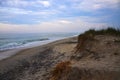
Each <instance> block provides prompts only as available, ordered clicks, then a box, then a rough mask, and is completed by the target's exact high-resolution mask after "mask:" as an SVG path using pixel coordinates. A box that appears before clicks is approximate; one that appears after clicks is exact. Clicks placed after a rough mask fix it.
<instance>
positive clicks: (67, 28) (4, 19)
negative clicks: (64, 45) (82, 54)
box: [0, 0, 120, 33]
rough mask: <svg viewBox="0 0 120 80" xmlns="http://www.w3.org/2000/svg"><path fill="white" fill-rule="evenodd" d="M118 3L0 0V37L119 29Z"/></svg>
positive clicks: (106, 0)
mask: <svg viewBox="0 0 120 80" xmlns="http://www.w3.org/2000/svg"><path fill="white" fill-rule="evenodd" d="M119 7H120V0H0V33H10V32H13V33H39V32H83V31H85V30H88V29H90V28H95V29H101V28H105V27H108V26H113V27H116V26H117V27H120V8H119Z"/></svg>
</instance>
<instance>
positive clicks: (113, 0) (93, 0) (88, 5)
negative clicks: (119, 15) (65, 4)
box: [73, 0, 120, 11]
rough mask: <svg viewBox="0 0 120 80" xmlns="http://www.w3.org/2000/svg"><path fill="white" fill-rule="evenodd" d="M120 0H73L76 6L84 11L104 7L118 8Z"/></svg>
mask: <svg viewBox="0 0 120 80" xmlns="http://www.w3.org/2000/svg"><path fill="white" fill-rule="evenodd" d="M119 2H120V1H119V0H90V1H88V0H82V1H78V0H76V1H73V3H74V7H75V8H77V9H80V10H84V11H91V10H92V11H93V10H99V9H103V8H110V9H116V8H118V6H119Z"/></svg>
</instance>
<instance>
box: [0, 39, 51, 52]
mask: <svg viewBox="0 0 120 80" xmlns="http://www.w3.org/2000/svg"><path fill="white" fill-rule="evenodd" d="M45 40H49V38H41V39H29V40H23V41H15V42H10V43H7V44H4V45H2V46H0V51H3V50H9V49H14V48H19V47H23V45H25V44H28V43H31V42H36V41H45Z"/></svg>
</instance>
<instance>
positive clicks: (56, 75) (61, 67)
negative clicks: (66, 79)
mask: <svg viewBox="0 0 120 80" xmlns="http://www.w3.org/2000/svg"><path fill="white" fill-rule="evenodd" d="M70 64H71V62H70V61H65V62H60V63H58V64H57V65H56V67H55V68H54V69H53V71H51V74H52V77H51V78H50V80H59V79H60V77H61V76H62V74H64V75H66V74H67V73H68V72H69V71H70V69H71V66H70Z"/></svg>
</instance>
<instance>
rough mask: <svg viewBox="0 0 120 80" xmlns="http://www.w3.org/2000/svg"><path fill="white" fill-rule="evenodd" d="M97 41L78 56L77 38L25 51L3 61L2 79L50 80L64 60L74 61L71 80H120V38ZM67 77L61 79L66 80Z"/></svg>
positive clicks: (0, 67)
mask: <svg viewBox="0 0 120 80" xmlns="http://www.w3.org/2000/svg"><path fill="white" fill-rule="evenodd" d="M95 39H96V41H90V42H89V43H87V44H91V43H92V46H91V45H89V46H88V47H86V51H83V52H80V53H77V54H75V53H74V50H75V47H76V45H77V37H72V38H67V39H62V40H58V41H55V42H52V43H49V44H46V45H42V46H39V47H34V48H29V49H24V50H21V51H19V52H18V53H17V54H15V55H13V56H11V57H9V58H6V59H3V60H1V61H0V80H50V77H51V70H53V68H54V67H55V66H56V64H58V63H59V62H61V61H71V62H72V64H71V67H72V70H71V72H70V73H69V75H68V78H69V79H68V80H120V62H119V61H120V42H119V41H120V37H115V36H103V35H100V36H96V37H95ZM89 47H90V48H89ZM13 52H14V51H13ZM65 75H66V74H64V73H63V74H62V78H59V79H58V80H65V79H64V78H65V77H66V76H65Z"/></svg>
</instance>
